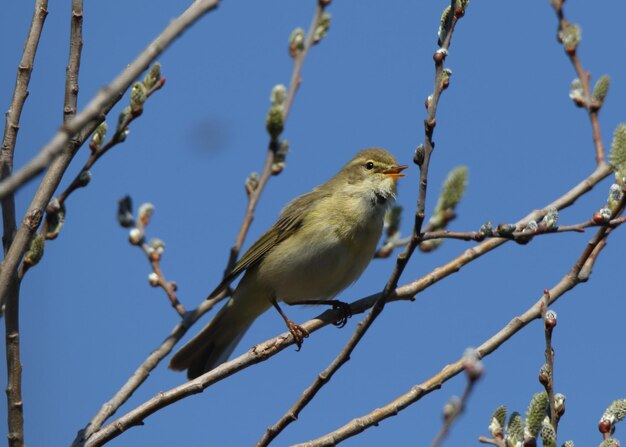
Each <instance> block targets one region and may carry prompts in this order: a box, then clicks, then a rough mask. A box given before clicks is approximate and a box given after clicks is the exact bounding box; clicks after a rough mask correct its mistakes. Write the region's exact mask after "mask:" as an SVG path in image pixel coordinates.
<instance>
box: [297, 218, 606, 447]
mask: <svg viewBox="0 0 626 447" xmlns="http://www.w3.org/2000/svg"><path fill="white" fill-rule="evenodd" d="M611 231H612V229H610V228H600V229H599V230H598V231H597V233H596V235H595V236H594V238H593V239H592V240H591V241H590V242H589V243H588V244H587V246H586V247H585V249H584V250H583V252H582V254H581V255H580V257H579V259H578V260H577V261H576V263H575V264H574V266H573V267H572V268H571V270H570V271H569V272H568V273H567V274H566V275H565V276H564V277H563V278H562V279H561V281H559V282H558V283H557V284H556V285H555V286H554V287H553V288H552V289H551V290H550V291H549V293H547V294H545V296H547V297H548V300H547V301H548V304H549V305H551V304H553V303H554V302H555V301H556V300H558V299H559V297H561V296H562V295H564V294H565V293H566V292H568V291H569V290H571V289H573V288H574V287H576V286H577V285H578V284H580V283H581V282H584V281H586V278H583V277H581V276H580V273H581V270H582V268H583V266H584V265H588V263H593V262H595V259H596V256H597V251H596V248H597V247H603V246H604V240H605V239H606V237H607V236H608V234H609V233H610V232H611ZM592 254H594V256H592ZM545 296H544V295H542V296H541V297H540V298H539V300H538V301H537V302H536V303H535V304H533V305H532V306H531V307H530V308H529V309H528V310H526V312H524V313H523V314H522V315H520V316H517V317H515V318H513V319H512V320H511V321H510V322H509V323H508V324H507V325H506V326H505V327H503V328H502V329H501V330H500V331H499V332H498V333H496V334H495V335H494V336H492V337H491V338H489V339H488V340H486V341H485V342H483V343H482V344H481V345H480V346H479V347H478V348H477V349H476V351H477V353H478V354H479V356H480V358H484V357H486V356H488V355H489V354H491V353H492V352H494V351H495V350H496V349H497V348H498V347H500V346H501V345H502V344H503V343H505V342H506V341H507V340H508V339H510V338H511V337H512V336H513V335H515V334H516V333H517V332H519V331H520V330H522V329H523V328H524V327H526V326H527V325H528V324H530V323H531V322H532V321H534V320H536V319H537V318H540V317H541V311H542V308H543V307H544V306H545V305H546V298H545ZM463 369H464V358H461V359H459V360H457V361H456V362H454V363H452V364H449V365H447V366H445V367H444V368H443V369H442V370H441V371H440V372H439V373H437V374H436V375H434V376H432V377H431V378H430V379H428V380H426V381H425V382H423V383H421V384H419V385H416V386H414V387H413V388H411V389H410V390H409V391H408V392H406V393H405V394H403V395H401V396H399V397H398V398H396V399H394V400H393V401H392V402H390V403H388V404H386V405H384V406H382V407H380V408H377V409H376V410H374V411H372V412H371V413H369V414H366V415H364V416H361V417H359V418H356V419H353V420H352V421H350V422H349V423H347V424H346V425H344V426H343V427H340V428H339V429H337V430H335V431H333V432H331V433H328V434H326V435H324V436H322V437H320V438H317V439H314V440H311V441H308V442H305V443H301V444H296V445H294V446H292V447H321V446H331V445H333V446H334V445H337V444H339V443H340V442H342V441H344V440H346V439H348V438H351V437H352V436H355V435H357V434H359V433H362V432H363V431H365V430H366V429H368V428H371V427H374V426H378V424H379V423H380V422H381V421H383V420H384V419H387V418H389V417H391V416H395V415H397V414H398V413H399V412H400V411H402V410H404V409H405V408H407V407H408V406H410V405H412V404H414V403H415V402H417V401H418V400H420V399H421V398H422V397H424V396H426V395H427V394H429V393H431V392H432V391H435V390H438V389H439V388H441V387H442V385H443V384H444V383H445V382H447V381H448V380H450V379H452V378H453V377H454V376H456V375H457V374H459V373H460V372H462V371H463Z"/></svg>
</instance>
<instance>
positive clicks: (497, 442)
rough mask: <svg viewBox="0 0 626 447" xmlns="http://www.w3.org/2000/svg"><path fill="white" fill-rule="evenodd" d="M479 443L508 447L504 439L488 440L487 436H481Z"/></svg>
mask: <svg viewBox="0 0 626 447" xmlns="http://www.w3.org/2000/svg"><path fill="white" fill-rule="evenodd" d="M478 442H480V443H481V444H490V445H495V446H497V447H507V445H506V442H505V441H504V439H493V438H487V437H485V436H479V437H478Z"/></svg>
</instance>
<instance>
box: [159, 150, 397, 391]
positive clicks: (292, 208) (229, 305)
mask: <svg viewBox="0 0 626 447" xmlns="http://www.w3.org/2000/svg"><path fill="white" fill-rule="evenodd" d="M407 167H408V166H406V165H403V166H400V165H399V164H398V162H397V160H396V159H395V157H394V156H393V155H392V154H391V153H389V152H388V151H387V150H385V149H382V148H369V149H365V150H362V151H360V152H358V153H357V154H356V156H355V157H354V158H352V159H351V160H350V161H349V162H348V163H347V164H346V165H345V166H344V167H343V168H342V169H341V170H340V171H339V172H338V173H337V174H336V175H335V176H334V177H333V178H331V179H330V180H329V181H327V182H326V183H323V184H321V185H319V186H317V187H316V188H314V189H313V190H312V191H310V192H308V193H305V194H303V195H301V196H299V197H297V198H295V199H294V200H292V201H291V202H289V203H288V204H287V205H286V206H285V208H284V209H283V211H282V212H281V214H280V216H279V218H278V220H277V221H276V223H275V224H274V225H272V227H271V228H270V229H269V230H267V232H265V233H264V234H263V235H262V236H261V237H260V238H259V239H258V240H257V241H256V242H255V243H254V244H253V245H252V246H251V247H250V248H249V249H248V250H247V251H246V252H245V253H244V255H243V256H242V257H241V259H240V260H239V261H238V262H237V263H236V264H235V266H234V267H233V269H232V270H231V271H230V272H229V273H228V274H226V275H225V276H224V279H223V280H222V282H221V283H220V284H219V285H218V286H217V288H216V289H215V290H214V291H213V292H212V293H211V294H210V295H209V298H211V297H214V296H216V295H218V294H219V293H221V292H222V291H224V290H225V289H226V288H227V287H228V286H229V285H230V284H231V283H232V282H233V281H234V280H235V279H236V278H237V277H238V276H239V275H240V274H242V273H244V272H245V273H244V275H243V278H242V279H241V281H239V284H238V285H237V287H236V288H235V289H234V291H233V293H232V295H231V297H230V298H229V299H228V301H227V302H226V304H225V305H224V306H223V307H222V308H221V309H220V311H219V312H218V313H217V314H216V315H215V317H213V319H212V320H211V321H210V322H209V323H208V324H207V325H206V326H205V327H204V328H203V329H202V330H201V331H200V332H199V333H198V334H197V335H195V336H194V337H193V338H192V339H191V340H190V341H188V342H187V343H186V344H185V345H184V346H183V347H182V348H180V350H179V351H178V352H177V353H176V354H175V355H174V356H173V357H172V359H171V360H170V363H169V367H170V368H171V369H173V370H176V371H184V370H187V377H188V378H189V379H190V380H191V379H194V378H196V377H198V376H200V375H202V374H204V373H205V372H207V371H210V370H211V369H213V368H215V367H216V366H218V365H220V364H221V363H223V362H225V361H226V360H228V358H229V357H230V355H231V354H232V352H233V351H234V349H235V347H236V346H237V344H238V343H239V341H240V340H241V338H242V337H243V336H244V334H245V333H246V331H247V330H248V329H249V328H250V326H251V325H252V323H253V322H254V321H255V320H256V318H257V317H259V316H260V315H261V314H263V313H264V312H265V311H266V310H268V309H269V308H270V307H272V306H274V307H275V308H276V309H277V310H278V312H279V313H280V315H281V316H282V318H283V319H284V320H285V323H286V325H287V328H288V329H289V330H290V332H291V333H292V334H293V336H294V339H295V342H296V344H297V345H298V349H299V348H300V346H301V344H302V339H303V338H304V337H306V336H308V333H307V332H306V330H304V329H303V328H302V327H300V326H298V325H297V324H295V323H293V322H292V321H291V320H289V318H287V316H286V315H285V313H284V312H283V311H282V309H281V307H280V306H279V304H278V303H279V301H282V302H284V303H286V304H288V305H293V304H330V305H333V307H336V308H337V307H338V308H341V309H343V310H344V311H346V312H347V311H348V309H349V306H348V305H347V304H345V303H342V302H340V301H336V300H333V298H334V297H335V296H336V295H338V294H339V293H340V292H341V291H343V290H344V289H345V288H346V287H348V286H349V285H350V284H352V283H353V282H355V281H356V280H357V279H358V278H359V277H360V276H361V274H362V273H363V271H364V270H365V268H366V267H367V265H368V264H369V262H370V260H371V259H372V258H373V256H374V253H375V251H376V247H377V245H378V241H379V240H380V237H381V234H382V230H383V224H384V217H385V213H386V211H387V209H388V208H389V207H390V206H392V204H393V203H394V201H395V199H396V194H397V180H398V179H399V178H400V177H403V176H404V175H405V174H404V173H402V171H404V170H405V169H406V168H407ZM348 316H349V314H348V315H347V316H344V321H343V322H344V324H345V320H346V319H347V317H348Z"/></svg>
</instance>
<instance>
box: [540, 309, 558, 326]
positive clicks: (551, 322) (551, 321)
mask: <svg viewBox="0 0 626 447" xmlns="http://www.w3.org/2000/svg"><path fill="white" fill-rule="evenodd" d="M543 323H544V324H545V326H546V328H547V329H552V328H554V327H555V326H556V312H555V311H553V310H549V311H547V312H546V313H545V315H544V316H543Z"/></svg>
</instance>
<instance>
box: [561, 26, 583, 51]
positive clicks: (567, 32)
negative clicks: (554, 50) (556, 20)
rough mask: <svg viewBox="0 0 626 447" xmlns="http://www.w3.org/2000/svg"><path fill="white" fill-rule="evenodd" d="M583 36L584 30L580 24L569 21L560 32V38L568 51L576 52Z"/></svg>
mask: <svg viewBox="0 0 626 447" xmlns="http://www.w3.org/2000/svg"><path fill="white" fill-rule="evenodd" d="M581 38H582V30H581V29H580V26H578V25H576V24H574V23H568V24H567V25H565V26H564V27H563V29H562V30H561V31H560V32H559V39H560V40H561V43H562V44H563V47H564V48H565V51H567V52H568V53H574V52H576V48H578V45H579V44H580V40H581Z"/></svg>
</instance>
